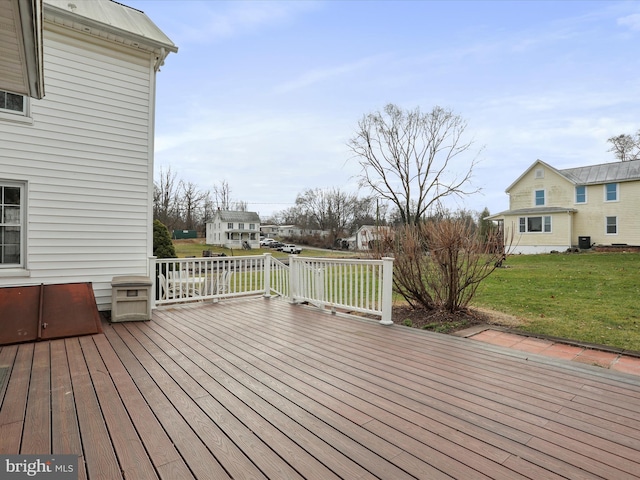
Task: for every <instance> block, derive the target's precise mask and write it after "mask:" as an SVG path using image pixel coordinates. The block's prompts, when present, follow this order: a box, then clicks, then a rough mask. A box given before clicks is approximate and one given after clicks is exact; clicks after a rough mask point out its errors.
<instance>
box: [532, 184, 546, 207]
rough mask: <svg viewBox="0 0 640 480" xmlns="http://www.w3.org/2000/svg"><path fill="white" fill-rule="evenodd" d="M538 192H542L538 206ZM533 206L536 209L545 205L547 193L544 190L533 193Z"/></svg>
mask: <svg viewBox="0 0 640 480" xmlns="http://www.w3.org/2000/svg"><path fill="white" fill-rule="evenodd" d="M538 192H542V203H540V204H539V203H538ZM533 204H534V205H535V206H536V207H544V206H545V205H546V204H547V192H546V190H545V189H544V188H543V189H540V190H534V191H533Z"/></svg>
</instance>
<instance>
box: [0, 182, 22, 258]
mask: <svg viewBox="0 0 640 480" xmlns="http://www.w3.org/2000/svg"><path fill="white" fill-rule="evenodd" d="M23 242H24V184H22V183H14V182H3V181H0V268H8V267H12V268H16V267H21V266H22V265H23V259H22V257H23V253H22V252H23Z"/></svg>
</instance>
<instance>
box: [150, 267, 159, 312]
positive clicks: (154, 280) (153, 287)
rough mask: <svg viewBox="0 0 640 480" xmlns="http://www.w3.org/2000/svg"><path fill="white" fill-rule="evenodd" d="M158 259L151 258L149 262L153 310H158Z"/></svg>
mask: <svg viewBox="0 0 640 480" xmlns="http://www.w3.org/2000/svg"><path fill="white" fill-rule="evenodd" d="M156 258H158V257H155V256H151V257H149V262H148V267H147V268H148V269H149V270H148V272H147V274H148V276H149V278H150V279H151V300H150V301H151V309H152V310H153V309H154V308H156V292H157V291H158V289H157V286H156V285H157V283H158V275H157V274H156Z"/></svg>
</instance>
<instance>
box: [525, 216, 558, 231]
mask: <svg viewBox="0 0 640 480" xmlns="http://www.w3.org/2000/svg"><path fill="white" fill-rule="evenodd" d="M518 225H519V228H518V230H519V232H520V233H541V232H544V233H551V216H550V215H545V216H542V217H520V218H519V219H518Z"/></svg>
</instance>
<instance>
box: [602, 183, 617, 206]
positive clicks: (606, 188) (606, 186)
mask: <svg viewBox="0 0 640 480" xmlns="http://www.w3.org/2000/svg"><path fill="white" fill-rule="evenodd" d="M610 185H613V186H614V187H615V189H616V190H615V193H616V198H615V199H613V200H609V199H608V198H607V193H608V187H609V186H610ZM604 201H605V202H619V201H620V184H619V183H605V184H604Z"/></svg>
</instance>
